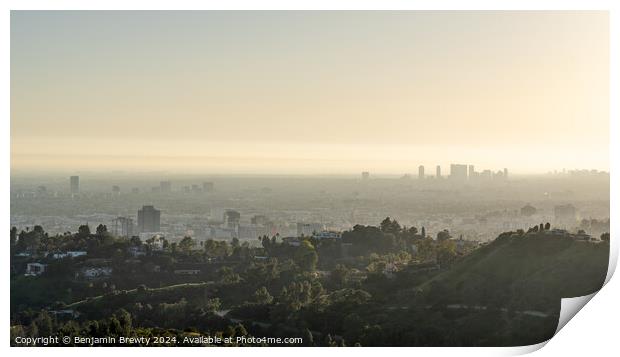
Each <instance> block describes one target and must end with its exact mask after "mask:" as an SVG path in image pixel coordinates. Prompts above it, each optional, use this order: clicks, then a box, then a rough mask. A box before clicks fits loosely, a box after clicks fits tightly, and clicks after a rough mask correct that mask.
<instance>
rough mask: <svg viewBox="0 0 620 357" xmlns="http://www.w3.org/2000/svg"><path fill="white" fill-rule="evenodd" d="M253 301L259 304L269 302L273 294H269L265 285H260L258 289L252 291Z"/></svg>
mask: <svg viewBox="0 0 620 357" xmlns="http://www.w3.org/2000/svg"><path fill="white" fill-rule="evenodd" d="M254 301H255V302H256V303H257V304H260V305H267V304H271V302H272V301H273V296H271V294H269V291H268V290H267V288H266V287H264V286H261V287H260V288H259V289H258V290H256V291H255V292H254Z"/></svg>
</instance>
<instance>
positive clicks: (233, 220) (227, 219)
mask: <svg viewBox="0 0 620 357" xmlns="http://www.w3.org/2000/svg"><path fill="white" fill-rule="evenodd" d="M240 220H241V214H240V213H239V212H237V211H235V210H232V209H227V210H226V211H225V212H224V226H225V227H226V228H233V229H235V228H237V227H238V226H239V221H240Z"/></svg>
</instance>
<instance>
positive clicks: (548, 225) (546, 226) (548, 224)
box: [545, 222, 551, 231]
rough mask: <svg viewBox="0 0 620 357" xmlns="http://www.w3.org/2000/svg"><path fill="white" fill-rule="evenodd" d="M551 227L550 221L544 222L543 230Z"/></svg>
mask: <svg viewBox="0 0 620 357" xmlns="http://www.w3.org/2000/svg"><path fill="white" fill-rule="evenodd" d="M550 229H551V223H549V222H547V223H545V230H546V231H548V230H550Z"/></svg>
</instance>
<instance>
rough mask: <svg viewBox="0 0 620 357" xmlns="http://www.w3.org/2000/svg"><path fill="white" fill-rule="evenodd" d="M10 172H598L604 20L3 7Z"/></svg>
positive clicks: (548, 15) (605, 100)
mask: <svg viewBox="0 0 620 357" xmlns="http://www.w3.org/2000/svg"><path fill="white" fill-rule="evenodd" d="M11 19H12V21H11V64H12V65H11V66H12V67H11V74H12V75H11V117H12V120H11V169H12V171H13V172H42V171H43V172H44V171H54V170H57V171H63V172H67V171H68V170H69V171H71V172H75V171H94V172H102V171H103V172H106V171H110V170H123V171H133V172H145V171H161V170H170V171H173V172H187V173H218V174H359V172H361V171H364V170H368V171H370V172H374V173H381V174H403V173H405V172H411V173H415V172H417V170H416V168H417V167H418V165H424V166H426V167H429V168H430V167H434V165H437V164H441V165H442V166H444V167H447V166H448V165H449V164H450V163H451V162H471V163H472V164H474V165H475V166H476V167H489V168H497V169H501V168H503V167H505V166H508V167H510V169H511V173H515V174H529V173H546V172H548V171H553V170H562V169H563V168H566V169H598V170H604V171H609V128H608V125H609V118H608V116H609V113H608V104H609V93H608V72H609V61H608V54H609V52H608V51H609V50H608V33H607V32H608V17H607V14H606V13H604V12H561V11H549V12H518V11H517V12H510V13H503V12H493V11H485V12H475V11H473V12H472V11H470V12H372V13H367V12H315V13H297V12H217V13H212V12H174V13H165V14H164V13H157V12H105V11H102V12H97V13H88V12H80V11H71V12H66V11H56V12H37V11H29V12H12V15H11Z"/></svg>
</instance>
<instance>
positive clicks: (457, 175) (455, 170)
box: [450, 164, 467, 181]
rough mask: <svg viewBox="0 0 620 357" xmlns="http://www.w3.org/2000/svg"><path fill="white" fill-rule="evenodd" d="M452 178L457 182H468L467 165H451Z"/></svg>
mask: <svg viewBox="0 0 620 357" xmlns="http://www.w3.org/2000/svg"><path fill="white" fill-rule="evenodd" d="M450 178H451V179H453V180H457V181H465V180H467V165H461V164H450Z"/></svg>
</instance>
